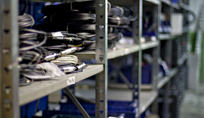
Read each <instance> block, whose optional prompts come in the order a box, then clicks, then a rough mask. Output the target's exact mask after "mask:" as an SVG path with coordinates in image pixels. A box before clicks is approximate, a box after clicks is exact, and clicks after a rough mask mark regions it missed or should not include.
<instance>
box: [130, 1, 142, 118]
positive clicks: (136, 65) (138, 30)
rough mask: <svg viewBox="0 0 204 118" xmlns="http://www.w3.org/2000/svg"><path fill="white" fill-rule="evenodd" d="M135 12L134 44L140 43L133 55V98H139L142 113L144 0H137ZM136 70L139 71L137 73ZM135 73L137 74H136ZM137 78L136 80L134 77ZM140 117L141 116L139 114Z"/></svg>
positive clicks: (134, 6)
mask: <svg viewBox="0 0 204 118" xmlns="http://www.w3.org/2000/svg"><path fill="white" fill-rule="evenodd" d="M133 8H134V11H135V13H136V14H137V15H138V20H136V21H134V22H133V39H134V44H139V48H140V50H139V52H138V53H136V54H134V55H133V70H132V71H133V78H132V79H133V82H134V83H133V99H134V100H135V99H137V100H138V108H139V109H138V113H140V91H141V88H140V85H141V79H142V46H141V40H140V39H141V36H142V24H143V23H142V17H143V16H142V15H143V0H136V1H135V2H134V5H133ZM135 71H138V72H136V73H135ZM134 73H135V74H134ZM135 77H136V78H137V80H136V81H134V78H135ZM134 84H137V88H134V87H135V86H134ZM139 118H140V116H139Z"/></svg>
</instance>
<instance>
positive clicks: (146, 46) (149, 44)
mask: <svg viewBox="0 0 204 118" xmlns="http://www.w3.org/2000/svg"><path fill="white" fill-rule="evenodd" d="M158 45H159V41H158V40H157V41H151V42H147V43H143V44H142V45H141V48H142V50H146V49H150V48H154V47H157V46H158Z"/></svg>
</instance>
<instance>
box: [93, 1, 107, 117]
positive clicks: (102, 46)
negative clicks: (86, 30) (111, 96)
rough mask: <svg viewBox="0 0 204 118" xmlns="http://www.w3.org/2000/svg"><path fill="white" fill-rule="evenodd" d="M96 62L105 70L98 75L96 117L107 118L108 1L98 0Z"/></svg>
mask: <svg viewBox="0 0 204 118" xmlns="http://www.w3.org/2000/svg"><path fill="white" fill-rule="evenodd" d="M95 4H96V55H95V59H96V63H98V64H103V65H104V70H103V72H101V73H100V74H98V75H96V88H95V89H96V111H95V114H96V118H106V117H107V116H108V111H107V87H108V71H107V70H108V63H107V47H108V46H107V45H108V43H107V42H108V39H107V37H108V11H107V10H108V1H107V0H96V3H95Z"/></svg>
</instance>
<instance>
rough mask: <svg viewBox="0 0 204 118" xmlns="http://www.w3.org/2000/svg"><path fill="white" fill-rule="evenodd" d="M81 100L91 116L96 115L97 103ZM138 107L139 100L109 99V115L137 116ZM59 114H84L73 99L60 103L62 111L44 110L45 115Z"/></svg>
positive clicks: (130, 117)
mask: <svg viewBox="0 0 204 118" xmlns="http://www.w3.org/2000/svg"><path fill="white" fill-rule="evenodd" d="M79 102H80V103H81V105H82V106H83V108H84V109H85V110H86V112H87V113H88V114H89V115H90V116H95V104H91V103H86V102H84V101H79ZM137 109H138V107H137V102H123V101H108V116H114V117H119V116H120V117H121V116H124V118H134V117H135V116H136V113H137ZM57 114H60V115H65V116H66V115H71V116H82V114H81V113H80V111H79V110H78V109H77V107H76V106H75V105H74V103H73V102H71V101H70V102H68V103H60V111H49V110H45V111H43V116H44V117H52V116H54V115H57Z"/></svg>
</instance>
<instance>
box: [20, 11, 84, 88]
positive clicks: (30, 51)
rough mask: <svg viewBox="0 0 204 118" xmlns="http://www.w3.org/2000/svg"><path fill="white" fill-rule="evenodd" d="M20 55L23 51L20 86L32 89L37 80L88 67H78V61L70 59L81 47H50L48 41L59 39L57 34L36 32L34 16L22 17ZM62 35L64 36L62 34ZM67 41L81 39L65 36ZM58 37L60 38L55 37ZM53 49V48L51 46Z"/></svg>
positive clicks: (70, 35)
mask: <svg viewBox="0 0 204 118" xmlns="http://www.w3.org/2000/svg"><path fill="white" fill-rule="evenodd" d="M18 22H19V29H20V32H19V33H20V35H19V38H20V39H19V40H20V41H19V42H20V43H19V51H20V57H21V61H20V86H25V85H29V84H31V83H32V82H33V80H34V79H38V80H39V79H50V78H53V77H56V76H62V75H65V73H71V72H76V71H78V70H82V69H83V68H84V67H85V66H86V64H84V63H82V64H78V58H77V57H76V56H73V55H69V54H71V53H73V52H75V51H77V50H80V48H79V47H75V46H68V45H63V43H62V42H61V44H62V45H54V44H53V45H49V41H48V39H50V38H58V37H57V36H56V34H59V33H53V35H52V36H50V34H49V33H47V32H44V31H40V30H35V29H32V26H33V25H34V24H35V22H34V19H33V17H32V16H30V15H27V14H24V15H20V16H19V17H18ZM60 33H61V32H60ZM64 35H66V36H67V37H66V38H70V37H71V38H75V39H79V38H78V37H76V36H75V35H72V34H67V33H65V34H64ZM55 36H56V37H55ZM48 45H49V46H48Z"/></svg>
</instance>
